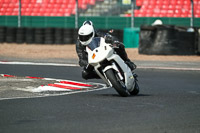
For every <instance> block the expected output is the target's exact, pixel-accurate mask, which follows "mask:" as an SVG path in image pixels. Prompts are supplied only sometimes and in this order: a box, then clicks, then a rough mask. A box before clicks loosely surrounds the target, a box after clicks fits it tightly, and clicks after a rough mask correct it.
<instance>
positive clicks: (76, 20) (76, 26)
mask: <svg viewBox="0 0 200 133" xmlns="http://www.w3.org/2000/svg"><path fill="white" fill-rule="evenodd" d="M75 28H76V29H78V0H76V14H75Z"/></svg>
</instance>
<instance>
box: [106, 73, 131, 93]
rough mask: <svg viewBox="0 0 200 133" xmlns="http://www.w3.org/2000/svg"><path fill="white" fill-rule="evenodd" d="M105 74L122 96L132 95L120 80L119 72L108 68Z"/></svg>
mask: <svg viewBox="0 0 200 133" xmlns="http://www.w3.org/2000/svg"><path fill="white" fill-rule="evenodd" d="M105 74H106V76H107V78H108V79H109V81H110V82H111V84H112V85H113V87H114V89H115V90H116V91H117V92H118V94H119V95H120V96H122V97H127V96H129V95H130V94H129V92H128V90H127V89H126V86H125V85H124V83H123V82H122V81H120V80H118V78H117V74H116V73H115V72H114V71H113V70H112V69H109V70H107V71H106V72H105Z"/></svg>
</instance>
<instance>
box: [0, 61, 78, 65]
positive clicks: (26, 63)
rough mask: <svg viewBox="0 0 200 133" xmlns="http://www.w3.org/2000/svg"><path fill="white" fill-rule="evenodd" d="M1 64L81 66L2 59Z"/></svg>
mask: <svg viewBox="0 0 200 133" xmlns="http://www.w3.org/2000/svg"><path fill="white" fill-rule="evenodd" d="M0 64H7V65H36V66H37V65H38V66H79V65H76V64H59V63H34V62H3V61H0Z"/></svg>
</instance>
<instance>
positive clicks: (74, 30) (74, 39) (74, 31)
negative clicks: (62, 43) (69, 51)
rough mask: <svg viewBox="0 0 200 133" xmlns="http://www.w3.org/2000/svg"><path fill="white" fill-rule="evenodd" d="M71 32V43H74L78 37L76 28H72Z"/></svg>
mask: <svg viewBox="0 0 200 133" xmlns="http://www.w3.org/2000/svg"><path fill="white" fill-rule="evenodd" d="M72 33H73V36H72V37H73V40H72V43H71V44H75V43H76V42H77V38H78V29H73V30H72Z"/></svg>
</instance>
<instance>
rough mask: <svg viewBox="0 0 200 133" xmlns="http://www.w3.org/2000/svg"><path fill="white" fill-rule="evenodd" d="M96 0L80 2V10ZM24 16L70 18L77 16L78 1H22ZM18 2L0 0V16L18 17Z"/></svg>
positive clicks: (16, 0) (81, 0)
mask: <svg viewBox="0 0 200 133" xmlns="http://www.w3.org/2000/svg"><path fill="white" fill-rule="evenodd" d="M95 2H96V0H79V9H82V10H85V9H87V6H88V5H94V4H95ZM21 3H22V8H21V15H23V16H70V15H74V14H75V5H76V0H21ZM18 8H19V3H18V0H0V15H1V16H2V15H8V16H9V15H10V16H12V15H18V12H19V11H18Z"/></svg>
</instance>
